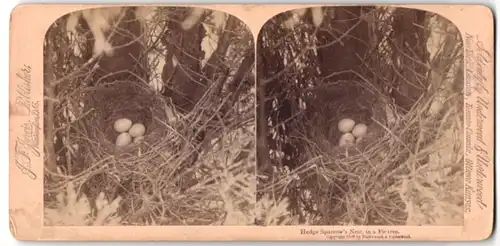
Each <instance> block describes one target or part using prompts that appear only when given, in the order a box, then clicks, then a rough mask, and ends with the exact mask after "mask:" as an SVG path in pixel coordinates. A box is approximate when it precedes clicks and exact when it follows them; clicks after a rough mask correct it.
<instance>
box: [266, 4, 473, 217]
mask: <svg viewBox="0 0 500 246" xmlns="http://www.w3.org/2000/svg"><path fill="white" fill-rule="evenodd" d="M256 46H257V56H256V61H257V62H256V66H257V84H256V94H257V109H256V124H257V133H256V135H257V170H258V176H257V179H258V183H257V203H256V206H257V211H258V213H257V215H256V224H258V225H408V226H419V225H435V226H459V225H463V223H464V140H465V139H464V113H463V111H464V90H463V87H464V86H463V84H464V65H463V63H464V53H463V50H464V48H463V40H462V36H461V34H460V32H459V30H458V29H457V27H456V26H455V25H454V24H453V23H452V22H450V21H449V20H448V19H446V18H444V17H442V16H440V15H438V14H435V13H432V12H427V11H422V10H418V9H410V8H393V7H384V6H348V7H313V8H301V9H294V10H290V11H287V12H283V13H281V14H279V15H277V16H275V17H274V18H272V19H270V20H269V21H268V22H267V23H266V24H265V25H264V26H263V27H262V29H261V31H260V33H259V36H258V40H257V44H256Z"/></svg>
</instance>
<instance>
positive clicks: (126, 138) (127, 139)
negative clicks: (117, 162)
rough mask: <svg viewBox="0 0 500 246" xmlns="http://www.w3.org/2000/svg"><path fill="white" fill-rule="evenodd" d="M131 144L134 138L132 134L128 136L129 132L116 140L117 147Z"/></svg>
mask: <svg viewBox="0 0 500 246" xmlns="http://www.w3.org/2000/svg"><path fill="white" fill-rule="evenodd" d="M131 142H132V136H130V134H128V133H127V132H124V133H121V134H120V135H118V137H117V138H116V146H118V147H123V146H127V145H129V144H130V143H131Z"/></svg>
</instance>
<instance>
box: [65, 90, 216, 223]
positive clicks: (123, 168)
mask: <svg viewBox="0 0 500 246" xmlns="http://www.w3.org/2000/svg"><path fill="white" fill-rule="evenodd" d="M79 94H80V95H81V96H82V97H83V99H82V101H84V102H85V111H86V112H88V113H86V114H85V115H83V116H82V117H81V119H80V120H78V121H77V122H78V126H77V127H75V128H74V129H75V133H74V134H73V135H72V136H73V137H72V139H71V140H70V141H71V142H72V143H75V144H76V145H78V148H82V150H83V151H82V152H83V153H85V156H82V157H83V161H81V162H80V163H82V165H81V166H80V165H79V166H78V168H79V169H80V168H81V169H82V170H79V171H76V172H75V170H72V171H71V172H70V173H80V174H79V176H80V177H81V181H83V182H84V185H85V186H87V187H88V189H89V190H88V193H89V194H88V196H89V197H97V196H98V194H99V193H100V192H103V193H104V194H106V195H109V196H110V198H111V199H114V197H116V196H118V195H119V196H121V197H122V200H123V201H124V202H123V205H122V209H123V211H124V212H126V213H125V214H129V215H130V216H134V219H131V221H137V219H141V216H145V215H147V216H146V217H149V216H154V215H161V216H162V217H163V218H171V221H164V223H166V224H182V223H185V222H189V223H195V224H200V223H201V224H203V223H202V221H213V220H215V219H216V218H218V217H217V216H218V214H219V213H218V212H216V211H210V210H209V209H205V211H207V214H205V215H201V217H198V218H193V219H194V220H195V221H190V219H192V218H191V217H192V216H194V215H197V216H200V213H199V211H203V210H201V209H200V206H203V203H201V202H200V200H210V199H207V196H210V194H214V193H213V192H211V193H210V192H207V191H206V190H205V189H206V188H204V187H201V186H200V187H198V186H199V185H197V183H198V181H197V179H202V178H201V177H200V175H201V174H200V173H199V172H197V171H199V170H197V168H196V167H194V166H192V165H193V163H194V161H195V158H197V155H196V150H197V143H198V142H197V141H196V140H195V139H196V136H197V135H198V133H197V132H196V131H197V130H200V129H202V128H201V127H199V128H197V127H194V126H196V125H198V123H199V120H200V119H201V117H199V114H201V113H202V112H200V111H199V110H198V112H195V111H194V112H193V113H192V114H190V115H187V116H184V117H180V115H176V121H172V119H168V117H167V116H168V114H167V107H169V106H168V105H169V104H168V102H167V101H166V100H165V99H164V97H163V96H161V95H160V94H158V93H155V92H154V91H153V90H152V89H151V88H150V87H149V86H147V85H143V84H140V83H131V82H129V81H119V82H114V83H112V84H107V85H101V86H97V87H88V88H85V89H82V93H79ZM75 101H79V100H78V99H76V98H75ZM122 117H127V118H129V119H131V120H132V121H133V122H141V123H143V124H144V125H145V126H146V133H145V138H144V141H143V142H142V143H138V144H135V143H132V144H131V145H128V146H126V147H117V146H116V145H115V139H116V137H117V135H118V133H116V132H115V131H114V129H113V123H114V121H115V120H116V119H119V118H122ZM75 168H76V167H75ZM211 200H213V199H211ZM204 216H206V217H204ZM124 217H126V216H124ZM212 217H213V218H212ZM137 223H140V221H137Z"/></svg>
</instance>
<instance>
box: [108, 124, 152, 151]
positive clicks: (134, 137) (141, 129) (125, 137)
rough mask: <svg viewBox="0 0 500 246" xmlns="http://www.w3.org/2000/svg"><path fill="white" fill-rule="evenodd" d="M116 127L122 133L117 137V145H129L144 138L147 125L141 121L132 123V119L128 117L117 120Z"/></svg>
mask: <svg viewBox="0 0 500 246" xmlns="http://www.w3.org/2000/svg"><path fill="white" fill-rule="evenodd" d="M114 129H115V131H116V132H118V133H120V135H118V137H117V138H116V146H119V147H123V146H127V145H129V144H130V143H132V141H133V142H134V143H138V142H140V141H142V140H143V139H144V133H146V127H145V126H144V125H143V124H141V123H135V124H132V121H131V120H129V119H127V118H121V119H118V120H116V121H115V123H114Z"/></svg>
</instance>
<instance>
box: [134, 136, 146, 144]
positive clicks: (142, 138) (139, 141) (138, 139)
mask: <svg viewBox="0 0 500 246" xmlns="http://www.w3.org/2000/svg"><path fill="white" fill-rule="evenodd" d="M143 140H144V136H139V137H136V138H134V143H135V144H138V143H141V142H142V141H143Z"/></svg>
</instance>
